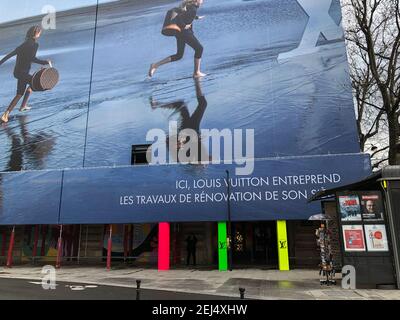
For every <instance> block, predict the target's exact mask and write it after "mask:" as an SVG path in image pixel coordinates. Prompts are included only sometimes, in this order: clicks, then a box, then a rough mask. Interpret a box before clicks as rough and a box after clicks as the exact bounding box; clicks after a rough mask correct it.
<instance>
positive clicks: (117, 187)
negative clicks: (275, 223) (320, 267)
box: [0, 154, 371, 224]
mask: <svg viewBox="0 0 400 320" xmlns="http://www.w3.org/2000/svg"><path fill="white" fill-rule="evenodd" d="M321 168H323V169H321ZM370 169H371V168H370V162H369V157H368V156H366V155H361V154H358V155H332V156H320V157H302V158H286V159H266V160H257V161H256V163H255V171H254V173H253V174H252V175H251V176H235V175H234V172H235V170H234V167H233V166H229V165H165V166H137V167H135V166H133V167H116V168H97V169H76V170H65V171H63V172H62V171H54V172H52V171H50V172H46V173H40V172H39V173H37V172H25V173H19V174H11V173H10V174H5V175H4V178H3V179H2V182H1V183H2V186H1V190H2V191H1V192H2V193H1V195H2V204H3V206H2V209H1V211H0V224H52V223H53V224H54V223H56V222H58V223H61V224H90V223H96V224H103V223H104V224H108V223H144V222H159V221H166V222H174V221H175V222H178V221H179V222H185V221H225V220H228V200H229V201H230V206H231V219H232V220H233V221H240V220H244V221H257V220H276V219H309V218H310V216H312V215H314V214H318V213H320V212H321V207H320V204H319V203H311V204H309V203H307V199H308V198H309V197H311V196H312V195H313V194H314V193H315V192H316V191H318V190H320V189H321V188H332V187H334V186H339V185H343V184H347V183H351V182H355V181H356V180H358V179H362V178H364V177H365V176H367V175H368V174H369V173H370ZM227 171H228V172H229V173H230V175H229V180H228V178H227V176H228V174H227ZM14 178H15V179H14ZM61 180H62V193H61V197H60V187H61V185H60V183H61ZM227 181H229V186H230V188H229V189H230V190H229V191H228V182H227ZM60 201H61V202H60ZM59 204H61V205H60V206H59ZM58 216H59V217H60V218H59V220H58Z"/></svg>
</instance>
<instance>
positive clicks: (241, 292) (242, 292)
mask: <svg viewBox="0 0 400 320" xmlns="http://www.w3.org/2000/svg"><path fill="white" fill-rule="evenodd" d="M245 291H246V289H245V288H239V292H240V299H241V300H243V299H244V293H245Z"/></svg>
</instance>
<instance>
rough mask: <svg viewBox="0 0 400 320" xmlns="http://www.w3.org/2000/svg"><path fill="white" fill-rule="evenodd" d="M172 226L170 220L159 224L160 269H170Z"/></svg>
mask: <svg viewBox="0 0 400 320" xmlns="http://www.w3.org/2000/svg"><path fill="white" fill-rule="evenodd" d="M169 255H170V226H169V223H168V222H160V223H159V224H158V271H164V270H169Z"/></svg>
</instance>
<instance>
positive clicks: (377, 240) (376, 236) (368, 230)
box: [364, 224, 389, 251]
mask: <svg viewBox="0 0 400 320" xmlns="http://www.w3.org/2000/svg"><path fill="white" fill-rule="evenodd" d="M364 229H365V236H366V239H367V249H368V251H389V247H388V241H387V234H386V228H385V225H383V224H371V225H365V226H364Z"/></svg>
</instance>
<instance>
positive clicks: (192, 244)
mask: <svg viewBox="0 0 400 320" xmlns="http://www.w3.org/2000/svg"><path fill="white" fill-rule="evenodd" d="M196 246H197V238H196V236H195V235H194V234H191V235H189V236H188V237H187V238H186V251H187V260H186V265H187V266H188V265H189V263H190V257H193V266H196Z"/></svg>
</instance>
